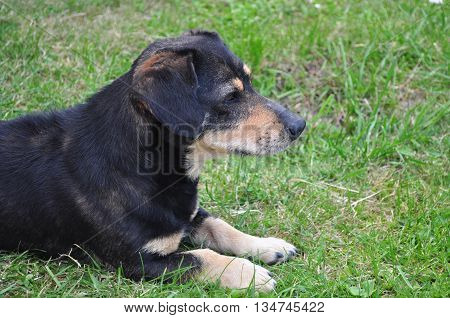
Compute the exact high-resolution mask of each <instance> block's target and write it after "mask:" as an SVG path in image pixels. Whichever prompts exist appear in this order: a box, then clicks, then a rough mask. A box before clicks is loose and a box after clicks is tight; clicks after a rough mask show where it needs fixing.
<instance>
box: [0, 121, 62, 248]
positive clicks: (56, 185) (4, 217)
mask: <svg viewBox="0 0 450 318" xmlns="http://www.w3.org/2000/svg"><path fill="white" fill-rule="evenodd" d="M61 120H62V118H61V114H59V113H41V114H36V115H35V114H33V115H28V116H25V117H22V118H19V119H15V120H11V121H3V122H1V123H0V180H1V181H2V182H0V249H6V250H14V249H18V248H19V249H31V248H34V247H36V246H34V245H33V242H34V243H36V242H46V244H45V245H46V246H50V247H51V246H52V245H53V244H51V241H52V240H53V239H54V238H55V237H56V236H58V237H59V239H60V238H61V237H64V235H62V236H61V234H62V233H60V230H59V226H58V224H54V222H53V221H54V220H53V219H54V217H52V213H51V212H52V211H55V210H56V209H58V207H60V205H61V204H62V203H63V201H61V202H58V193H60V191H62V188H63V185H62V184H61V183H62V182H63V180H64V176H63V175H60V174H61V173H60V172H61V169H60V167H61V163H62V160H63V157H62V152H61V151H60V150H61V149H62V148H63V144H64V131H63V129H62V128H61V127H62V125H61V123H60V121H61ZM52 171H53V172H55V173H52ZM56 171H58V172H59V175H58V174H57V173H56ZM51 224H54V225H53V226H51ZM56 241H57V240H55V242H56ZM18 242H19V245H18V244H17V243H18ZM58 244H59V243H58ZM49 252H50V253H51V249H49Z"/></svg>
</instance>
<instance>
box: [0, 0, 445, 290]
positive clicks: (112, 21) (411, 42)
mask: <svg viewBox="0 0 450 318" xmlns="http://www.w3.org/2000/svg"><path fill="white" fill-rule="evenodd" d="M45 2H46V3H44V1H12V0H5V1H3V0H2V1H1V2H0V43H1V48H0V120H5V119H12V118H15V117H17V116H20V115H23V114H25V113H28V112H31V111H36V110H50V109H58V108H66V107H69V106H70V105H74V104H77V103H80V102H82V101H83V100H84V99H85V98H86V97H88V96H89V95H90V94H92V93H94V92H96V91H97V90H99V89H100V88H101V87H102V86H104V85H105V84H107V83H109V82H110V81H111V80H113V79H114V78H116V77H118V76H119V75H121V74H123V73H124V72H126V71H127V70H128V69H129V67H130V65H131V63H132V61H133V60H134V59H135V58H136V57H137V56H138V54H139V53H140V52H141V51H142V50H143V49H144V48H145V46H146V45H147V44H148V43H149V42H151V41H152V40H154V39H157V38H160V37H166V36H173V35H178V34H180V33H181V32H183V31H185V30H187V29H191V28H204V29H214V30H216V31H218V32H219V33H220V34H221V36H222V38H223V39H224V40H225V41H226V42H227V43H228V45H229V47H230V48H231V49H232V50H233V51H234V52H235V53H236V54H237V55H239V56H240V57H241V58H242V59H243V60H244V61H245V62H246V63H247V64H248V65H250V66H251V68H252V70H253V73H254V85H255V86H256V87H257V88H258V89H259V90H260V91H261V93H263V94H264V95H266V96H268V97H270V98H273V99H277V100H280V101H282V102H283V103H284V104H286V105H288V106H289V107H290V108H291V109H292V110H295V111H297V112H298V113H299V114H301V115H302V116H304V117H305V118H306V119H307V121H308V128H307V130H306V131H305V133H304V135H303V137H302V138H301V140H300V141H299V142H297V143H296V144H295V146H293V147H291V148H290V149H288V150H287V151H285V152H283V153H280V154H278V155H275V156H272V157H264V158H250V157H245V158H242V157H237V156H235V157H230V158H228V159H222V160H217V161H214V162H209V164H208V165H207V167H206V169H205V170H204V173H203V174H202V176H201V180H200V183H201V185H200V187H201V191H200V196H201V199H202V204H203V206H204V207H205V208H207V209H208V210H210V211H211V212H212V213H214V214H216V215H219V216H221V217H222V218H224V219H225V220H227V221H228V222H230V223H233V224H234V225H235V226H236V227H237V228H238V229H240V230H242V231H245V232H248V233H250V234H253V235H259V236H277V237H280V238H284V239H286V240H287V241H290V242H292V243H293V244H295V245H296V246H298V247H299V249H300V250H301V251H302V252H303V253H304V254H303V255H302V256H300V257H297V258H296V259H294V260H292V261H291V262H288V263H286V264H282V265H277V266H272V267H270V269H271V271H273V272H274V274H275V277H276V279H277V281H278V285H277V289H276V292H274V293H272V294H269V295H267V294H266V295H262V294H259V295H258V294H255V293H254V291H253V290H252V289H249V290H247V291H244V292H241V293H238V292H236V291H230V290H226V289H221V288H219V287H217V286H215V285H205V284H203V283H198V282H193V281H191V282H188V283H186V284H183V285H178V284H176V285H175V284H169V285H164V284H162V283H161V281H160V280H157V281H152V282H141V283H135V282H132V281H129V280H127V279H125V278H123V276H122V275H121V272H120V271H118V272H109V271H108V270H107V269H105V268H104V267H102V266H101V265H98V264H92V265H85V266H78V265H77V264H76V263H75V262H74V261H72V260H63V259H57V260H50V261H44V260H39V259H37V258H35V257H34V256H33V255H31V254H26V253H25V254H12V253H1V254H0V297H86V296H87V297H241V296H266V297H449V296H450V279H449V270H450V267H449V250H450V245H449V228H450V224H449V223H450V222H449V220H450V208H449V207H450V202H449V201H450V200H449V198H450V196H449V181H450V180H449V159H448V158H449V152H450V138H449V129H448V127H449V125H448V123H449V120H450V107H449V106H450V102H449V95H450V94H449V87H450V75H449V61H450V47H449V41H448V35H449V34H450V33H449V25H450V23H449V18H448V16H449V13H450V6H449V1H444V2H445V4H443V5H438V4H430V3H429V2H428V1H425V0H420V1H389V0H385V1H381V0H380V1H372V0H366V1H350V0H347V1H332V0H315V1H314V2H313V3H310V2H309V1H293V0H280V1H266V0H258V1H252V2H243V1H206V0H203V1H195V3H191V4H188V3H187V2H185V1H169V2H165V1H154V2H148V3H147V2H143V1H133V2H132V3H128V4H120V3H119V1H105V2H103V1H99V0H95V1H88V0H83V1H74V0H71V1H66V2H64V3H63V2H60V1H45ZM318 4H320V5H318Z"/></svg>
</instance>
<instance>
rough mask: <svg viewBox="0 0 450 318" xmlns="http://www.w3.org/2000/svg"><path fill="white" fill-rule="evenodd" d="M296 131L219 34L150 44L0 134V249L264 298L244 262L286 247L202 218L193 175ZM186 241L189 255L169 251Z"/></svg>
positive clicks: (298, 122) (283, 255)
mask: <svg viewBox="0 0 450 318" xmlns="http://www.w3.org/2000/svg"><path fill="white" fill-rule="evenodd" d="M305 125H306V123H305V120H304V119H302V118H301V117H299V116H297V115H296V114H294V113H292V112H290V111H288V110H287V109H286V108H284V107H282V106H281V105H279V104H278V103H276V102H274V101H271V100H269V99H267V98H265V97H263V96H261V95H259V94H258V93H257V92H256V91H255V90H254V89H253V88H252V85H251V71H250V69H249V67H248V66H247V65H246V64H244V63H243V62H242V61H241V60H240V59H239V58H238V57H236V56H235V55H234V54H233V53H232V52H231V51H230V50H229V48H228V47H227V46H226V44H225V43H224V42H223V41H222V39H221V38H220V36H219V35H218V34H217V33H215V32H209V31H202V30H192V31H188V32H187V33H184V34H182V35H180V36H179V37H175V38H166V39H161V40H158V41H155V42H153V43H151V44H150V45H149V46H148V47H147V48H146V49H145V50H144V51H143V52H142V53H141V54H140V56H139V57H138V58H137V59H136V60H135V61H134V63H133V64H132V66H131V69H130V70H129V71H128V72H127V73H125V74H124V75H122V76H120V77H119V78H118V79H116V80H114V81H113V82H112V83H111V84H109V85H107V86H106V87H104V88H103V89H101V90H100V91H99V92H98V93H96V94H94V95H93V96H91V97H90V98H89V99H88V100H87V101H86V102H85V103H82V104H79V105H77V106H74V107H70V108H67V109H65V110H62V111H53V112H46V113H36V114H29V115H26V116H23V117H19V118H17V119H13V120H9V121H2V122H1V123H0V250H3V251H35V252H36V253H41V254H42V255H43V256H45V257H60V256H61V255H67V254H68V253H72V254H70V255H73V257H77V258H80V259H82V258H83V257H85V256H86V255H89V257H91V256H92V255H94V256H95V257H96V258H97V259H99V260H100V261H101V262H103V263H104V264H105V265H107V266H109V267H110V268H121V269H122V271H123V274H124V276H126V277H128V278H130V279H133V280H141V279H146V280H149V279H154V278H157V277H160V276H161V275H163V274H165V273H166V272H173V271H175V270H178V269H180V268H182V269H184V271H183V273H182V275H181V277H179V278H178V279H187V278H194V279H199V280H202V281H203V280H208V281H213V282H217V281H218V282H220V285H221V286H223V287H227V288H238V289H241V288H248V287H250V286H254V287H255V288H256V290H259V291H262V292H270V291H272V290H273V289H274V288H275V284H276V282H275V280H274V279H273V277H272V276H273V275H271V273H270V272H269V271H268V270H266V269H265V268H263V267H261V266H258V265H255V264H253V263H252V262H251V261H250V260H249V259H247V258H246V257H255V258H258V259H260V260H262V261H263V262H265V263H267V264H269V265H271V264H276V263H281V262H284V261H287V260H288V259H290V258H292V257H294V256H295V254H296V252H297V251H296V248H295V247H294V246H293V245H292V244H289V243H287V242H286V241H284V240H281V239H277V238H272V237H268V238H260V237H255V236H251V235H248V234H245V233H242V232H240V231H238V230H237V229H235V228H233V227H232V226H231V225H229V224H228V223H226V222H224V221H223V220H221V219H219V218H216V217H214V216H211V215H210V214H209V213H208V212H207V211H206V210H205V209H203V208H201V207H200V206H199V203H198V199H197V191H198V190H197V187H198V180H199V174H200V172H201V168H202V166H203V163H204V162H205V160H208V159H211V158H216V157H219V156H223V155H227V154H240V155H267V154H273V153H276V152H279V151H281V150H283V149H285V148H287V147H288V146H289V145H290V144H292V143H293V142H294V141H295V140H296V139H297V138H298V137H299V136H300V134H301V133H302V131H303V130H304V128H305ZM184 240H188V241H189V242H190V243H191V244H194V245H195V246H197V247H198V249H193V250H189V251H180V249H179V246H180V244H181V242H182V241H184Z"/></svg>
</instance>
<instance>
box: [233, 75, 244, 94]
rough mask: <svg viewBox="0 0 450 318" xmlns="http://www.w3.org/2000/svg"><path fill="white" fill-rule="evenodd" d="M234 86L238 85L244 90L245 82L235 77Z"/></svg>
mask: <svg viewBox="0 0 450 318" xmlns="http://www.w3.org/2000/svg"><path fill="white" fill-rule="evenodd" d="M232 82H233V86H234V87H236V88H237V89H238V90H239V91H241V92H242V91H243V90H244V83H242V81H241V80H240V79H239V78H237V77H236V78H234V79H233V81H232Z"/></svg>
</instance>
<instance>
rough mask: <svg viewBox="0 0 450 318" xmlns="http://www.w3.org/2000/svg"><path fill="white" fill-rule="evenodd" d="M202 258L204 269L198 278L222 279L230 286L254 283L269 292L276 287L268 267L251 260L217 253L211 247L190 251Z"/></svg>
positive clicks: (221, 283)
mask: <svg viewBox="0 0 450 318" xmlns="http://www.w3.org/2000/svg"><path fill="white" fill-rule="evenodd" d="M189 253H191V254H193V255H195V256H196V257H197V258H199V259H200V261H201V263H202V270H201V272H200V273H199V274H198V276H197V278H198V279H200V280H207V281H217V280H219V281H220V285H221V286H223V287H228V288H248V287H249V286H251V285H252V284H253V283H254V284H255V287H256V289H257V290H260V291H264V292H268V291H271V290H273V289H274V287H275V281H274V280H273V279H272V278H271V277H270V276H269V273H268V271H267V270H266V269H264V268H262V267H261V266H258V265H255V264H253V263H252V262H250V261H249V260H246V259H243V258H235V257H230V256H224V255H220V254H217V253H216V252H214V251H212V250H210V249H200V250H194V251H191V252H189Z"/></svg>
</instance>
